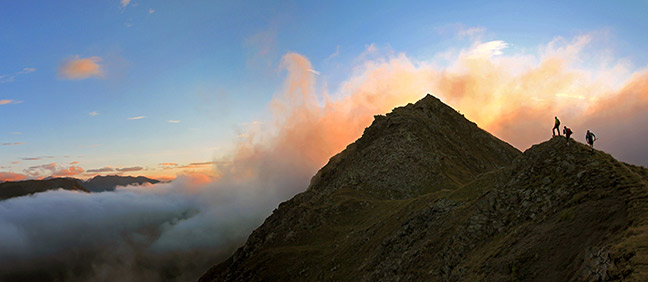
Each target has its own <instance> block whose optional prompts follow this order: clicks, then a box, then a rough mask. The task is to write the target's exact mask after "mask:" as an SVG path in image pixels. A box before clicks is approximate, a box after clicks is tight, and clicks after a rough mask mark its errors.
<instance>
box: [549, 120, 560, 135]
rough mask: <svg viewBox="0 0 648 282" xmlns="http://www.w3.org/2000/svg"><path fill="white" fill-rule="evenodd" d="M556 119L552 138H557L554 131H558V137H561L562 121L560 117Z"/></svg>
mask: <svg viewBox="0 0 648 282" xmlns="http://www.w3.org/2000/svg"><path fill="white" fill-rule="evenodd" d="M554 119H555V121H554V127H553V129H552V130H551V136H552V137H553V136H556V133H555V132H554V130H555V131H557V132H558V136H560V120H559V119H558V117H554Z"/></svg>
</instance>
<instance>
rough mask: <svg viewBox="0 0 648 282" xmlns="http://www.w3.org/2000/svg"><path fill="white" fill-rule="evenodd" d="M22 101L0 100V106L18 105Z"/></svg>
mask: <svg viewBox="0 0 648 282" xmlns="http://www.w3.org/2000/svg"><path fill="white" fill-rule="evenodd" d="M20 103H22V101H16V100H7V99H5V100H0V105H7V104H20Z"/></svg>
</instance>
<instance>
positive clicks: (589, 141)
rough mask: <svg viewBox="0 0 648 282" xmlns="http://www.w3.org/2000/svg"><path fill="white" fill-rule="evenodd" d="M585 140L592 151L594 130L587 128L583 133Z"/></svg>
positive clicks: (594, 138)
mask: <svg viewBox="0 0 648 282" xmlns="http://www.w3.org/2000/svg"><path fill="white" fill-rule="evenodd" d="M585 141H587V144H589V145H590V147H591V148H592V152H594V141H596V135H594V132H591V131H589V129H588V130H587V133H586V134H585Z"/></svg>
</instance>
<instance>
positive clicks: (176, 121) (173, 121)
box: [168, 120, 180, 123]
mask: <svg viewBox="0 0 648 282" xmlns="http://www.w3.org/2000/svg"><path fill="white" fill-rule="evenodd" d="M168 123H180V121H179V120H169V121H168Z"/></svg>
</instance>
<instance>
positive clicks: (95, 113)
mask: <svg viewBox="0 0 648 282" xmlns="http://www.w3.org/2000/svg"><path fill="white" fill-rule="evenodd" d="M88 115H90V116H93V117H94V116H98V115H99V113H97V112H89V113H88Z"/></svg>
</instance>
